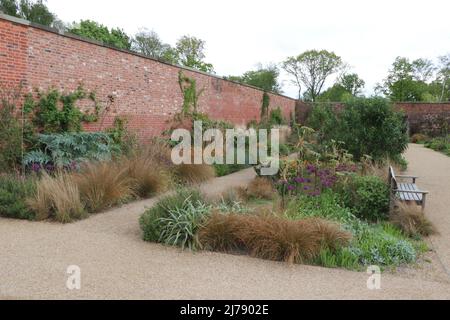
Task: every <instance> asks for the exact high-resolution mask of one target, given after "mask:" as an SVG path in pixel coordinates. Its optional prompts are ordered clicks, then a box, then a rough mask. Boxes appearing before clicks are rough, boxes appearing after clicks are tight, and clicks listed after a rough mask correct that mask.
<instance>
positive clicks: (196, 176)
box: [176, 164, 216, 184]
mask: <svg viewBox="0 0 450 320" xmlns="http://www.w3.org/2000/svg"><path fill="white" fill-rule="evenodd" d="M176 174H177V176H178V177H179V178H180V179H181V181H182V182H183V183H185V184H197V183H201V182H205V181H208V180H211V179H213V178H214V177H215V176H216V172H215V170H214V167H213V166H210V165H207V164H181V165H178V166H176Z"/></svg>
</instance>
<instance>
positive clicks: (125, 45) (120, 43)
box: [68, 20, 131, 50]
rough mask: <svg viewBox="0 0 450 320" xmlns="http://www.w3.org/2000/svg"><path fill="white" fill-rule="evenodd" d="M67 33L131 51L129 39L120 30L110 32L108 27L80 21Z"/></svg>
mask: <svg viewBox="0 0 450 320" xmlns="http://www.w3.org/2000/svg"><path fill="white" fill-rule="evenodd" d="M68 31H69V32H70V33H73V34H76V35H79V36H82V37H86V38H89V39H93V40H96V41H100V42H103V43H104V44H107V45H110V46H113V47H116V48H119V49H126V50H130V49H131V39H130V37H129V36H128V35H127V34H126V33H125V32H124V31H123V30H122V29H120V28H115V29H114V28H113V29H111V30H110V29H109V28H108V27H106V26H104V25H102V24H99V23H97V22H95V21H91V20H81V21H80V22H79V23H77V24H74V25H73V26H72V27H71V28H70V29H69V30H68Z"/></svg>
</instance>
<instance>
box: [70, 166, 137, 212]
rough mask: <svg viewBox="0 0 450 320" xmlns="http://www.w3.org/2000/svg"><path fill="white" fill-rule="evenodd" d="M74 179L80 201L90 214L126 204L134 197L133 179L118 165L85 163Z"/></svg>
mask: <svg viewBox="0 0 450 320" xmlns="http://www.w3.org/2000/svg"><path fill="white" fill-rule="evenodd" d="M74 177H75V181H76V184H77V186H78V188H79V190H80V194H81V199H82V200H83V203H85V204H86V208H87V209H88V211H89V212H91V213H95V212H99V211H102V210H104V209H107V208H110V207H111V206H113V205H116V204H119V203H122V202H126V201H127V200H129V199H130V198H132V197H133V196H134V193H133V179H132V178H130V177H129V176H128V175H127V169H126V168H123V167H121V166H120V163H115V162H112V161H103V162H97V163H94V162H92V163H86V164H85V165H84V166H83V167H82V169H81V171H80V172H79V173H77V174H75V175H74Z"/></svg>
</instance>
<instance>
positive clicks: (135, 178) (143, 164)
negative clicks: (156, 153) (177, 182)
mask: <svg viewBox="0 0 450 320" xmlns="http://www.w3.org/2000/svg"><path fill="white" fill-rule="evenodd" d="M121 166H122V167H123V168H124V170H125V174H126V176H127V177H128V178H129V179H131V180H132V189H133V192H134V193H135V194H136V195H138V196H140V197H142V198H148V197H150V196H152V195H154V194H158V193H161V192H164V191H166V190H167V189H168V188H169V186H170V184H171V176H170V174H169V171H168V170H167V169H166V168H165V167H164V166H163V165H161V164H160V163H158V162H155V161H154V159H152V158H151V157H146V156H145V155H142V154H141V155H133V156H131V157H129V158H125V159H123V160H122V161H121Z"/></svg>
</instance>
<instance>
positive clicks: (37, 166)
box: [31, 163, 41, 172]
mask: <svg viewBox="0 0 450 320" xmlns="http://www.w3.org/2000/svg"><path fill="white" fill-rule="evenodd" d="M31 170H33V172H39V171H40V170H41V165H40V164H39V163H33V164H32V165H31Z"/></svg>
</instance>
